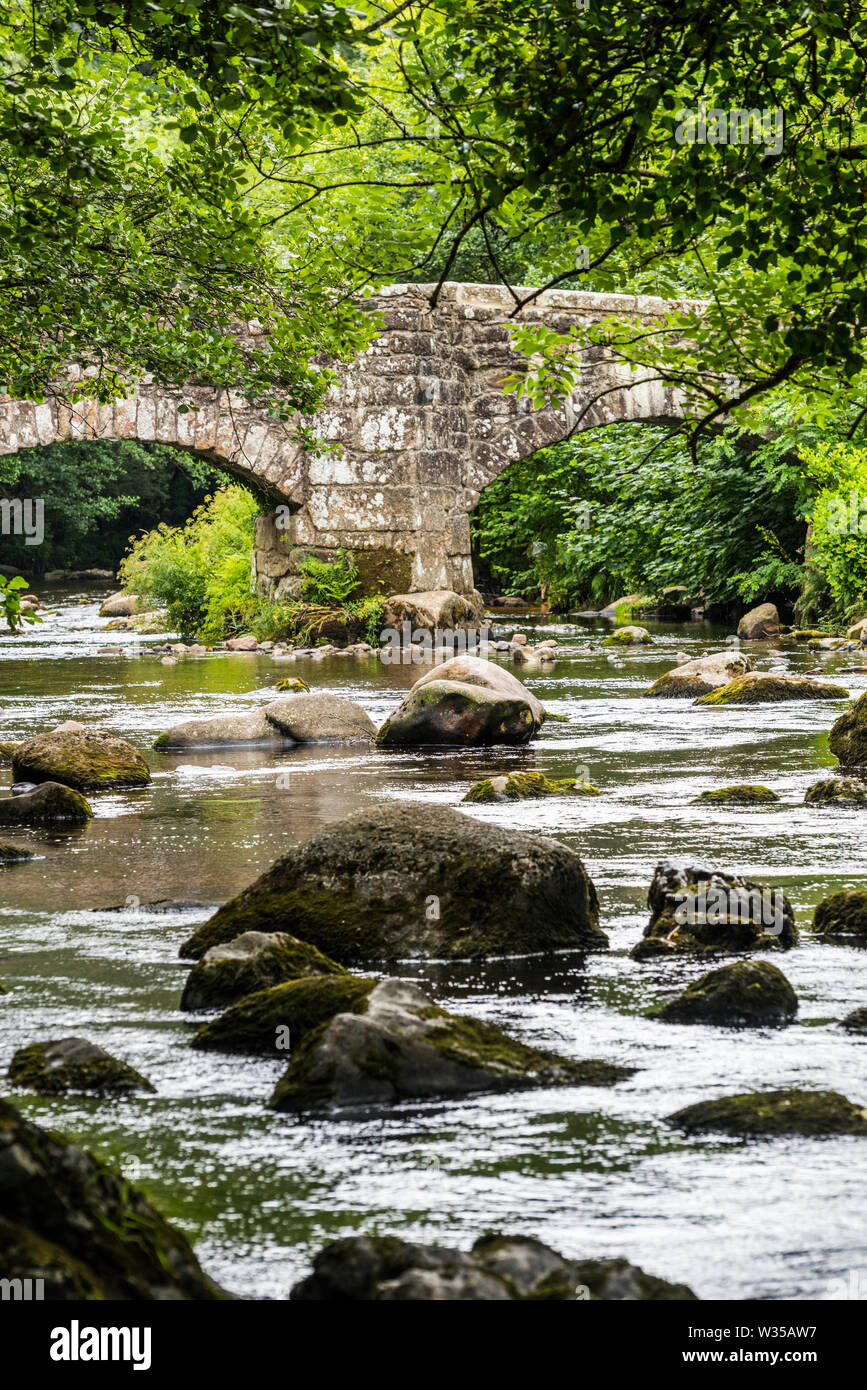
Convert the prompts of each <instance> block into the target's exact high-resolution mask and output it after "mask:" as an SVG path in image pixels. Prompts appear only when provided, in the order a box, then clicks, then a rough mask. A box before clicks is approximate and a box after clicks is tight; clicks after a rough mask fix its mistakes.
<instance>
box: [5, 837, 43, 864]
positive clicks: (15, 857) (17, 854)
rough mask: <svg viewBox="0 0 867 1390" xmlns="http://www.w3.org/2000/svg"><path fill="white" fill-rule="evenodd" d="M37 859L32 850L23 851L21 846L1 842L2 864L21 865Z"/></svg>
mask: <svg viewBox="0 0 867 1390" xmlns="http://www.w3.org/2000/svg"><path fill="white" fill-rule="evenodd" d="M35 857H36V856H35V855H34V853H33V851H32V849H22V848H21V846H20V845H10V844H3V842H2V841H0V864H20V863H23V861H24V860H26V859H35Z"/></svg>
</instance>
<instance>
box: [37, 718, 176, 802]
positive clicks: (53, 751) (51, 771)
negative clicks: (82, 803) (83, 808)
mask: <svg viewBox="0 0 867 1390" xmlns="http://www.w3.org/2000/svg"><path fill="white" fill-rule="evenodd" d="M12 771H13V774H14V777H15V780H16V781H19V780H20V781H27V782H62V783H63V785H64V786H67V787H72V788H74V790H75V791H79V792H89V791H109V790H112V789H114V788H115V787H144V786H147V784H148V782H149V781H150V780H151V775H150V771H149V770H148V765H147V763H146V762H145V760H144V758H143V757H142V755H141V753H139V751H138V749H137V748H133V746H132V744H131V743H127V741H126V739H124V738H119V737H118V736H117V734H107V733H102V732H98V731H96V730H91V731H89V732H88V731H84V732H81V731H79V730H75V729H67V730H58V729H56V730H54V732H53V733H50V734H38V735H37V736H36V737H35V738H29V739H27V740H26V741H25V742H24V743H20V744H19V745H18V748H17V749H16V750H15V756H14V757H13V759H12Z"/></svg>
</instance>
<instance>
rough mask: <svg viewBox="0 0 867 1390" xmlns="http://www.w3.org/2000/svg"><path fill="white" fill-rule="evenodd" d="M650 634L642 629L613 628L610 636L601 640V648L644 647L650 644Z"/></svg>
mask: <svg viewBox="0 0 867 1390" xmlns="http://www.w3.org/2000/svg"><path fill="white" fill-rule="evenodd" d="M650 640H651V637H650V633H649V632H648V631H647V630H646V629H645V628H643V627H622V628H615V630H614V632H612V633H611V634H610V636H608V637H605V638H604V639H603V642H602V645H603V647H631V646H641V645H646V644H647V643H648V642H650Z"/></svg>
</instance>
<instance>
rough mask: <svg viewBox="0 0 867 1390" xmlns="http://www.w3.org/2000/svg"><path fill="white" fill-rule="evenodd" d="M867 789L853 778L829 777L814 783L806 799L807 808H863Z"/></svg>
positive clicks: (866, 797)
mask: <svg viewBox="0 0 867 1390" xmlns="http://www.w3.org/2000/svg"><path fill="white" fill-rule="evenodd" d="M865 803H867V788H865V787H864V785H863V784H862V783H861V782H856V781H855V780H854V778H851V777H829V778H825V779H824V780H823V781H821V782H814V783H813V785H812V787H809V788H808V789H807V794H806V796H805V797H804V804H805V805H806V806H847V805H848V806H863V805H864V804H865Z"/></svg>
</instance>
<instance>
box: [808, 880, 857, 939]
mask: <svg viewBox="0 0 867 1390" xmlns="http://www.w3.org/2000/svg"><path fill="white" fill-rule="evenodd" d="M813 931H814V932H817V933H818V934H819V935H820V936H830V937H841V938H848V939H849V940H850V941H851V942H853V943H855V944H858V943H860V942H867V889H865V888H844V889H842V890H841V891H840V892H839V893H831V894H829V896H828V897H827V898H823V899H822V901H821V902H820V903H818V904H817V906H816V908H815V910H814V912H813Z"/></svg>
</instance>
